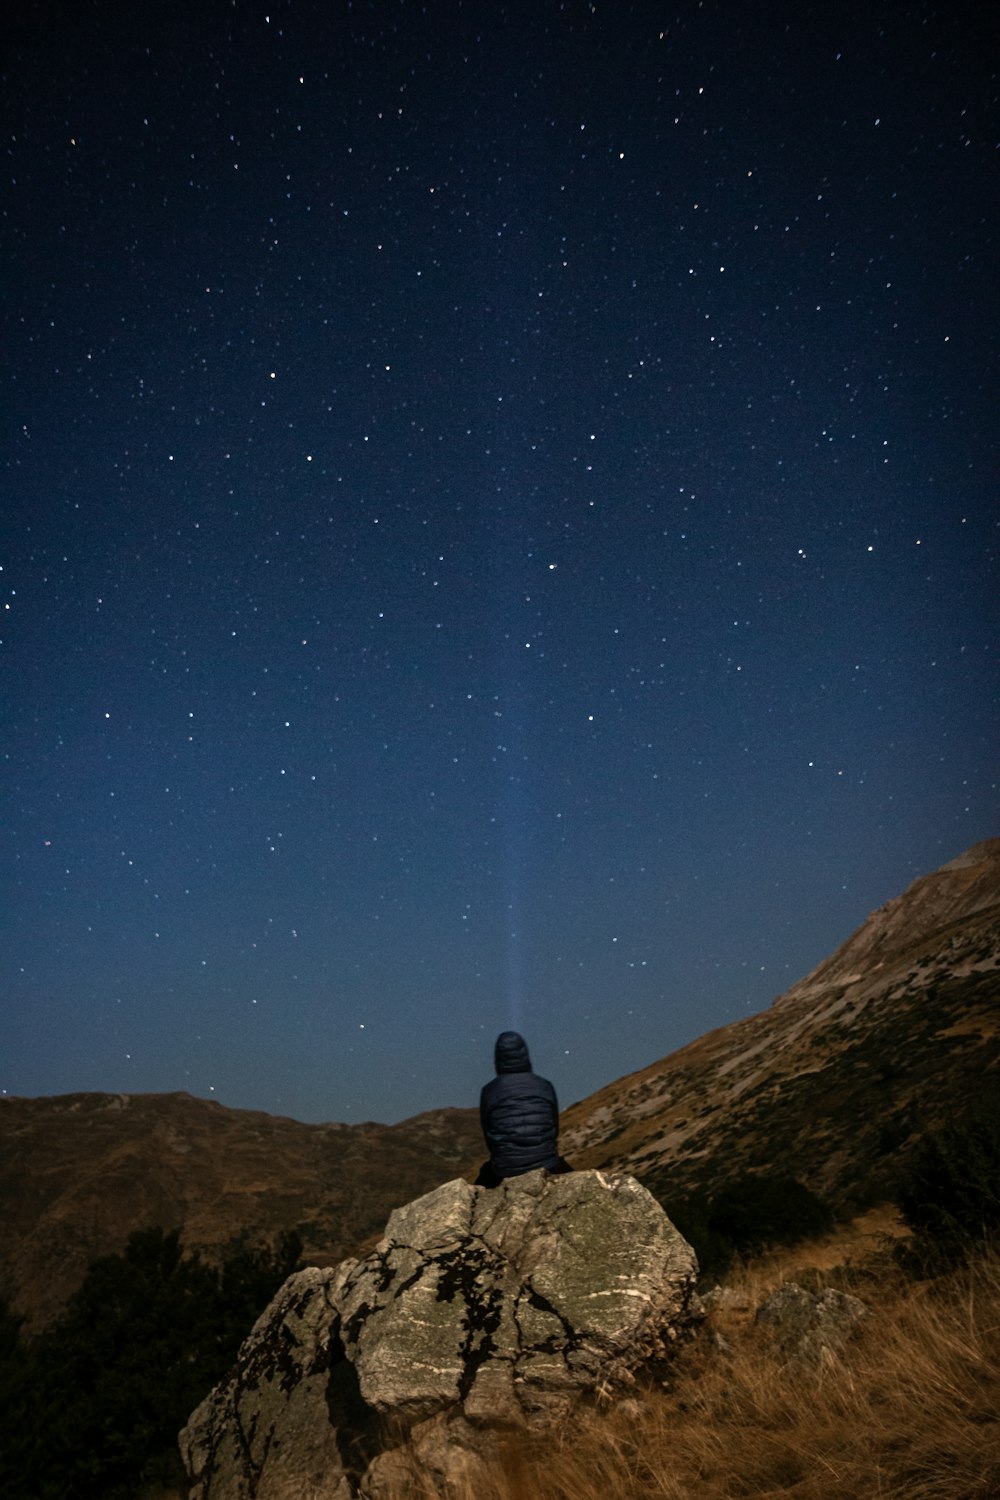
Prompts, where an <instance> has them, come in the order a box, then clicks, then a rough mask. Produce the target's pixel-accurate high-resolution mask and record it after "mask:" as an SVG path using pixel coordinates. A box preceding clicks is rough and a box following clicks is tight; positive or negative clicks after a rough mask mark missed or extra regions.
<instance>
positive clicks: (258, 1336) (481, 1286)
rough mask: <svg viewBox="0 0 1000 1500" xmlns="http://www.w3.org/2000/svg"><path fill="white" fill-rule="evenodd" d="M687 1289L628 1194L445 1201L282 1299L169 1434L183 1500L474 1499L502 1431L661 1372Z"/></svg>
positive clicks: (676, 1260) (504, 1191) (397, 1218)
mask: <svg viewBox="0 0 1000 1500" xmlns="http://www.w3.org/2000/svg"><path fill="white" fill-rule="evenodd" d="M696 1274H697V1265H696V1262H695V1257H694V1252H693V1251H692V1250H691V1248H690V1246H689V1245H688V1244H687V1242H686V1241H685V1240H683V1239H682V1238H681V1236H680V1235H679V1234H678V1233H677V1231H676V1230H675V1229H674V1227H673V1225H672V1224H671V1223H670V1221H669V1220H668V1219H667V1217H666V1215H665V1214H664V1213H663V1210H662V1209H661V1208H660V1206H659V1205H658V1204H657V1202H656V1201H655V1199H654V1198H652V1197H651V1195H650V1194H649V1193H648V1192H647V1191H646V1190H645V1189H644V1188H643V1187H641V1186H640V1184H639V1183H637V1182H636V1181H635V1180H634V1179H633V1178H630V1177H626V1176H610V1175H607V1174H604V1173H601V1172H579V1173H572V1174H569V1175H564V1176H555V1177H550V1176H549V1175H548V1174H547V1173H545V1172H533V1173H530V1174H528V1175H527V1176H524V1177H520V1178H514V1179H511V1180H509V1181H508V1182H505V1183H504V1184H503V1185H502V1186H501V1187H500V1188H498V1189H495V1190H488V1189H485V1188H476V1187H471V1186H470V1185H469V1184H468V1183H467V1182H464V1181H462V1180H456V1181H453V1182H449V1183H445V1184H444V1186H442V1187H440V1188H438V1189H436V1190H435V1191H434V1192H431V1193H428V1194H427V1195H426V1196H425V1197H423V1198H420V1199H418V1200H417V1201H416V1202H414V1203H410V1204H408V1205H407V1206H406V1207H405V1208H402V1209H399V1210H397V1211H396V1212H395V1213H393V1214H392V1216H391V1217H390V1219H389V1222H388V1224H387V1226H386V1232H385V1236H384V1238H383V1240H382V1241H381V1242H380V1243H379V1245H378V1246H377V1247H376V1249H375V1250H374V1251H372V1253H371V1254H370V1255H368V1256H366V1257H365V1258H364V1259H361V1260H348V1261H345V1262H343V1263H342V1264H341V1265H340V1266H338V1267H336V1268H334V1269H330V1270H319V1269H316V1268H311V1269H309V1270H306V1271H302V1272H299V1273H298V1274H297V1275H296V1276H293V1277H291V1278H290V1280H289V1281H288V1282H287V1283H286V1284H285V1286H284V1287H283V1288H282V1291H281V1292H280V1293H279V1295H278V1297H277V1298H276V1299H275V1301H274V1302H273V1303H272V1304H271V1306H270V1307H269V1308H268V1309H267V1311H266V1312H265V1313H264V1314H263V1316H262V1317H261V1318H260V1319H259V1320H258V1322H257V1323H256V1325H255V1326H254V1328H253V1330H252V1332H251V1334H250V1336H249V1337H248V1339H247V1340H246V1342H245V1343H244V1345H243V1347H242V1349H241V1350H240V1354H239V1358H238V1361H237V1364H236V1366H235V1368H234V1370H233V1371H232V1372H231V1374H230V1376H229V1378H228V1379H227V1381H225V1382H224V1383H223V1384H222V1385H220V1386H218V1387H217V1388H216V1390H214V1391H213V1392H212V1393H211V1395H210V1396H209V1397H208V1398H207V1400H206V1401H205V1402H203V1403H202V1405H201V1406H200V1407H199V1408H198V1410H197V1411H196V1412H195V1413H194V1415H193V1416H192V1418H191V1421H190V1422H189V1424H188V1426H187V1427H186V1428H185V1430H184V1432H183V1433H182V1434H181V1438H180V1442H181V1451H182V1454H183V1456H184V1461H185V1465H186V1467H187V1470H188V1475H189V1478H190V1481H191V1488H190V1492H189V1493H190V1500H251V1497H253V1500H293V1497H294V1500H349V1497H354V1496H364V1497H368V1500H380V1497H382V1496H388V1495H389V1494H390V1493H401V1492H405V1491H406V1489H407V1487H410V1488H411V1489H413V1490H416V1488H417V1486H418V1485H419V1484H420V1483H421V1481H424V1480H428V1481H430V1482H431V1483H432V1484H434V1485H436V1486H438V1487H439V1488H440V1487H442V1486H443V1488H444V1490H445V1492H447V1490H448V1488H449V1486H452V1487H455V1486H459V1485H461V1484H472V1485H473V1486H474V1484H475V1476H476V1472H477V1470H478V1468H479V1467H480V1466H481V1465H482V1464H483V1463H485V1462H487V1461H488V1459H489V1456H490V1453H491V1452H493V1451H494V1450H495V1447H496V1444H497V1443H499V1442H502V1441H503V1437H504V1434H505V1433H509V1432H510V1431H511V1430H512V1429H516V1428H518V1427H526V1426H527V1427H532V1428H536V1429H538V1428H544V1427H545V1426H547V1425H548V1424H549V1423H551V1422H553V1421H555V1420H556V1419H557V1418H559V1417H560V1416H562V1415H563V1414H564V1413H565V1412H566V1411H568V1410H569V1409H570V1407H571V1406H573V1405H574V1404H575V1403H577V1402H579V1401H580V1400H581V1399H583V1398H585V1397H587V1396H594V1395H600V1394H602V1393H610V1392H611V1391H613V1390H615V1389H616V1388H620V1387H621V1386H623V1385H627V1384H628V1383H630V1382H631V1381H632V1380H633V1379H634V1378H635V1376H636V1374H637V1373H638V1372H640V1371H642V1370H655V1368H656V1367H657V1366H658V1365H660V1364H661V1363H662V1362H664V1361H665V1360H667V1359H668V1358H669V1356H670V1353H671V1350H672V1348H673V1346H674V1345H675V1343H676V1341H677V1339H678V1338H679V1337H680V1336H682V1335H683V1334H684V1333H685V1332H686V1331H688V1330H689V1329H690V1328H691V1327H692V1326H693V1325H694V1324H695V1323H696V1322H697V1321H698V1319H699V1318H700V1315H701V1309H700V1304H699V1302H698V1299H697V1296H696V1295H695V1291H694V1283H695V1277H696Z"/></svg>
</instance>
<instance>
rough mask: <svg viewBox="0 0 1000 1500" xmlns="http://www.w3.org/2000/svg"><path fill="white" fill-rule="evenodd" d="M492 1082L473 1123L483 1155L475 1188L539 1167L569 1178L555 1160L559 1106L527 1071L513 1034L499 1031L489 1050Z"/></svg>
mask: <svg viewBox="0 0 1000 1500" xmlns="http://www.w3.org/2000/svg"><path fill="white" fill-rule="evenodd" d="M494 1057H495V1060H496V1070H497V1076H496V1077H495V1078H493V1079H491V1080H490V1082H489V1083H488V1084H486V1086H485V1088H484V1089H483V1091H482V1093H481V1094H480V1096H479V1121H480V1124H481V1125H482V1127H483V1135H484V1137H485V1139H486V1145H487V1147H488V1149H489V1153H490V1156H489V1160H488V1161H484V1162H483V1165H482V1166H481V1167H480V1169H479V1176H478V1177H477V1178H476V1186H477V1187H499V1185H500V1183H501V1182H502V1181H503V1179H504V1178H505V1177H520V1176H521V1174H522V1173H524V1172H534V1171H537V1169H538V1168H539V1167H544V1168H545V1169H546V1170H547V1171H549V1172H572V1170H573V1168H572V1167H571V1166H570V1165H569V1162H567V1161H564V1160H563V1158H562V1157H561V1156H560V1155H559V1105H558V1102H557V1101H556V1091H555V1089H554V1088H553V1087H552V1085H551V1083H550V1082H549V1080H548V1079H547V1078H540V1077H539V1076H538V1074H537V1073H533V1072H532V1071H531V1058H530V1057H529V1056H528V1047H527V1043H526V1042H525V1040H524V1037H523V1036H521V1035H520V1034H519V1033H518V1032H516V1031H502V1032H501V1033H500V1035H499V1036H498V1037H497V1040H496V1046H495V1048H494Z"/></svg>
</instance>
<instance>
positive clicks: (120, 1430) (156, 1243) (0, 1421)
mask: <svg viewBox="0 0 1000 1500" xmlns="http://www.w3.org/2000/svg"><path fill="white" fill-rule="evenodd" d="M300 1252H301V1244H300V1242H299V1241H298V1238H297V1237H296V1236H294V1235H292V1236H287V1237H286V1238H285V1239H284V1240H283V1241H282V1244H281V1246H280V1247H279V1249H278V1250H277V1252H275V1253H274V1254H272V1253H270V1252H268V1251H260V1250H246V1251H242V1252H241V1253H240V1254H239V1255H238V1256H236V1257H234V1258H232V1259H230V1260H229V1261H227V1262H226V1264H225V1265H224V1266H223V1267H222V1269H221V1270H217V1269H216V1268H214V1267H210V1266H207V1265H204V1264H203V1263H202V1262H201V1261H200V1259H199V1258H198V1256H197V1255H191V1256H185V1255H184V1254H183V1252H182V1249H181V1244H180V1236H179V1232H178V1231H176V1230H174V1231H171V1232H169V1233H165V1232H164V1231H163V1230H162V1229H158V1228H157V1229H145V1230H140V1231H138V1232H137V1233H135V1234H133V1235H132V1236H131V1238H130V1239H129V1242H128V1246H127V1248H126V1250H125V1252H124V1254H122V1255H111V1256H106V1257H104V1258H103V1259H101V1260H99V1261H95V1263H94V1264H93V1266H91V1268H90V1270H89V1272H88V1273H87V1277H86V1279H85V1281H84V1283H83V1285H82V1286H81V1287H80V1290H79V1291H78V1292H77V1293H76V1295H75V1296H74V1297H73V1298H72V1299H71V1300H70V1302H69V1304H68V1305H67V1307H66V1310H65V1312H64V1313H63V1315H62V1316H61V1317H60V1318H59V1319H58V1321H57V1322H56V1323H55V1324H53V1325H52V1327H50V1328H49V1329H47V1330H46V1331H45V1332H44V1333H42V1334H41V1335H39V1337H38V1338H36V1339H34V1340H33V1341H32V1342H30V1343H28V1344H23V1343H22V1342H21V1341H20V1339H19V1338H18V1337H17V1332H18V1330H17V1328H16V1326H14V1325H13V1324H12V1321H11V1319H10V1318H9V1316H8V1317H7V1318H6V1319H4V1318H2V1317H0V1394H2V1395H5V1396H9V1401H5V1402H4V1403H3V1415H2V1416H0V1455H2V1456H0V1489H2V1492H3V1493H4V1495H8V1496H10V1497H12V1500H20V1497H25V1500H27V1497H29V1496H31V1497H33V1500H34V1497H37V1500H89V1497H94V1500H98V1497H100V1500H115V1497H122V1500H124V1497H129V1500H132V1497H134V1496H135V1495H136V1493H137V1491H138V1490H139V1489H140V1488H141V1486H142V1485H143V1484H148V1483H149V1482H151V1481H154V1480H155V1481H160V1482H174V1481H179V1480H180V1479H181V1475H180V1472H179V1467H180V1461H179V1457H178V1455H177V1449H176V1439H177V1433H178V1431H179V1430H180V1428H181V1427H182V1426H183V1425H184V1423H185V1422H186V1421H187V1418H188V1417H189V1416H190V1414H191V1412H192V1411H193V1410H194V1408H195V1407H196V1406H197V1405H198V1403H199V1402H200V1401H201V1400H202V1399H203V1398H204V1397H205V1396H206V1395H207V1394H208V1392H209V1391H210V1390H211V1388H212V1386H213V1385H215V1384H216V1383H217V1382H218V1381H219V1380H220V1379H221V1378H222V1376H223V1375H224V1374H225V1373H226V1371H227V1370H228V1369H229V1367H230V1365H231V1364H232V1362H233V1359H234V1358H235V1355H236V1351H237V1349H238V1347H239V1344H240V1342H241V1341H242V1339H243V1338H244V1337H245V1336H246V1334H247V1333H248V1332H249V1331H250V1328H251V1326H252V1325H253V1323H254V1321H255V1319H256V1318H257V1316H258V1315H259V1314H260V1313H261V1312H262V1311H263V1309H264V1307H266V1306H267V1303H268V1302H269V1301H270V1300H271V1297H272V1296H273V1295H274V1293H275V1292H276V1291H277V1290H278V1288H279V1287H280V1286H281V1284H282V1282H283V1281H284V1280H285V1278H286V1277H287V1276H288V1275H289V1273H290V1272H291V1271H292V1270H293V1269H294V1267H295V1264H296V1263H297V1261H298V1258H299V1254H300Z"/></svg>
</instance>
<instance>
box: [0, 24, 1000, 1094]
mask: <svg viewBox="0 0 1000 1500" xmlns="http://www.w3.org/2000/svg"><path fill="white" fill-rule="evenodd" d="M989 9H990V8H989V7H988V6H986V5H985V4H983V5H976V4H967V3H963V0H959V3H957V4H956V3H949V4H947V5H945V4H943V3H938V4H934V3H913V0H892V3H886V0H865V3H861V0H845V3H843V4H838V5H834V6H831V5H818V4H813V3H810V0H797V3H795V4H791V3H788V4H781V3H769V0H762V3H761V4H760V5H755V6H748V5H747V4H746V3H745V0H702V3H686V0H685V3H680V0H675V3H671V4H649V3H635V4H632V3H628V0H615V3H612V0H600V3H596V4H585V3H579V0H566V3H552V0H531V3H522V0H510V3H507V0H497V3H485V0H476V3H472V0H426V3H422V4H421V3H415V0H354V3H346V0H325V3H322V4H320V3H315V0H301V3H298V0H276V3H273V4H272V3H270V0H226V3H223V0H199V3H198V4H190V3H187V0H179V3H171V4H166V3H161V0H151V3H150V4H149V5H141V6H136V5H129V6H124V5H118V4H115V3H100V4H97V3H93V0H91V3H83V4H73V5H68V4H66V5H60V4H53V3H40V4H35V5H31V6H27V7H21V8H20V12H21V14H20V15H19V17H18V18H15V20H13V21H11V20H8V21H6V22H5V23H4V26H5V34H4V46H3V59H4V61H3V64H2V66H3V70H4V75H5V76H4V93H5V100H6V105H5V108H6V123H5V126H4V132H3V141H4V146H3V150H4V157H5V169H6V170H5V174H4V187H3V193H2V199H0V207H2V220H0V230H2V245H3V312H4V330H5V332H4V355H3V360H2V362H0V380H2V384H3V402H2V409H3V453H2V496H0V523H2V555H0V562H2V573H0V589H2V596H0V597H2V648H0V666H2V694H3V699H2V721H0V732H2V743H0V753H2V759H0V770H2V789H0V794H2V805H3V808H4V813H3V818H2V821H0V832H2V842H0V857H2V889H0V1091H2V1092H6V1093H8V1094H12V1095H13V1094H17V1095H44V1094H57V1093H66V1092H75V1091H79V1090H91V1089H96V1090H114V1091H118V1090H120V1091H127V1092H145V1091H169V1090H176V1089H185V1090H187V1091H189V1092H191V1093H193V1094H196V1095H200V1096H205V1097H212V1098H216V1099H218V1100H220V1101H221V1102H222V1103H224V1104H227V1105H230V1106H234V1107H246V1108H255V1109H263V1110H266V1111H268V1112H271V1113H276V1114H286V1115H292V1116H294V1117H296V1118H298V1119H302V1120H307V1121H319V1120H344V1121H349V1122H359V1121H363V1120H366V1119H377V1120H384V1121H395V1120H399V1119H402V1118H404V1117H407V1116H409V1115H412V1114H414V1113H416V1112H418V1111H420V1110H423V1109H429V1108H435V1107H438V1106H443V1105H470V1104H474V1103H475V1102H476V1100H477V1099H478V1091H479V1087H480V1085H481V1084H482V1083H483V1082H484V1081H485V1079H486V1078H487V1077H488V1076H490V1075H491V1073H492V1043H493V1039H494V1037H495V1035H496V1033H497V1032H498V1031H499V1030H502V1029H504V1028H506V1027H507V1026H515V1027H517V1028H519V1029H523V1030H524V1032H525V1034H526V1036H527V1038H528V1041H529V1044H530V1045H531V1048H532V1054H533V1057H534V1061H535V1065H536V1067H537V1069H538V1071H540V1072H542V1073H544V1074H546V1075H547V1076H549V1077H550V1078H552V1080H553V1081H554V1083H555V1085H556V1088H557V1091H558V1094H559V1097H560V1101H561V1102H562V1103H563V1104H568V1103H570V1102H572V1101H573V1100H574V1099H578V1098H582V1097H584V1096H585V1095H586V1094H588V1093H590V1092H591V1091H593V1090H594V1089H597V1088H599V1087H601V1086H602V1085H603V1084H605V1083H607V1082H610V1081H611V1080H613V1079H615V1078H617V1077H620V1076H622V1075H623V1074H624V1073H626V1072H628V1071H631V1070H632V1069H635V1068H638V1067H642V1066H644V1065H646V1064H647V1063H650V1062H652V1061H654V1060H655V1059H657V1058H659V1057H662V1056H664V1055H665V1054H667V1053H669V1052H671V1051H673V1050H675V1049H677V1048H678V1047H680V1046H682V1045H684V1044H685V1043H686V1042H688V1041H691V1040H692V1039H694V1038H695V1037H697V1036H700V1035H702V1034H704V1033H705V1032H706V1031H708V1030H710V1029H712V1028H713V1027H716V1026H720V1025H724V1024H727V1023H729V1022H731V1021H733V1020H736V1019H738V1018H740V1017H743V1016H745V1015H747V1014H749V1013H752V1012H755V1011H758V1010H761V1009H763V1008H764V1007H765V1006H767V1005H768V1004H769V1003H770V1001H771V1000H772V999H773V998H774V996H775V995H777V994H778V993H780V992H781V991H782V990H784V989H785V988H787V987H788V985H789V984H791V983H792V982H794V981H795V980H796V979H798V978H800V977H802V975H803V974H805V973H806V972H807V971H808V970H809V969H810V968H812V967H813V966H814V965H815V964H816V963H818V962H819V961H820V960H821V959H823V958H824V957H825V956H826V955H827V954H828V953H830V952H831V951H832V950H833V949H834V948H835V947H836V946H837V945H838V944H839V943H840V942H842V941H843V940H844V939H845V938H846V937H847V936H848V935H849V934H850V933H851V932H852V931H853V930H854V929H855V928H856V927H857V926H858V925H859V924H860V923H861V922H862V921H863V920H864V918H865V916H866V915H867V914H868V912H869V911H870V910H872V909H873V908H874V907H876V906H878V905H880V904H881V903H882V902H883V901H885V900H887V899H888V898H890V897H892V896H894V895H897V894H898V893H899V892H900V891H902V890H903V889H904V887H905V886H906V885H908V884H909V883H910V881H912V880H913V879H915V878H916V877H917V876H918V875H921V874H924V873H926V872H928V871H929V870H931V869H934V868H936V867H937V866H938V865H940V864H942V863H943V862H944V861H946V860H947V859H950V858H952V857H953V856H954V855H956V854H958V853H959V852H961V851H962V850H963V849H965V848H966V847H968V846H969V845H970V844H972V843H974V842H975V841H976V840H978V839H981V838H984V837H987V836H990V835H993V834H996V833H997V832H998V822H997V783H996V754H995V752H996V746H997V743H998V742H1000V736H998V728H1000V725H998V714H997V706H996V705H997V693H996V686H997V683H996V676H995V666H994V659H993V657H992V655H991V648H992V645H993V641H994V638H995V629H996V624H997V611H996V602H995V601H996V597H997V595H996V584H997V540H998V538H997V509H996V506H995V503H994V497H995V490H996V473H997V466H996V442H995V436H996V420H995V409H996V408H995V398H996V363H995V342H994V339H995V329H996V326H997V311H998V309H997V297H996V264H997V257H996V226H997V218H996V165H995V164H996V161H997V152H996V144H997V124H998V111H997V96H998V85H997V79H996V75H995V72H993V71H992V69H991V63H990V57H991V42H990V34H989V30H988V13H989ZM994 55H995V54H994Z"/></svg>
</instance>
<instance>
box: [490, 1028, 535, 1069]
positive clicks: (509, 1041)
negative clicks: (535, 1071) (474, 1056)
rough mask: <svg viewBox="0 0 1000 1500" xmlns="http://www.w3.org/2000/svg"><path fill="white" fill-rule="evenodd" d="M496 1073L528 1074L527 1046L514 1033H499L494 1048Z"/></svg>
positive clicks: (518, 1035) (520, 1037) (529, 1063)
mask: <svg viewBox="0 0 1000 1500" xmlns="http://www.w3.org/2000/svg"><path fill="white" fill-rule="evenodd" d="M494 1058H495V1060H496V1068H497V1072H498V1073H530V1072H531V1058H530V1057H529V1056H528V1044H527V1042H526V1041H525V1040H524V1037H523V1036H521V1035H520V1034H519V1033H518V1032H516V1031H501V1033H500V1035H499V1036H498V1037H497V1041H496V1047H495V1048H494Z"/></svg>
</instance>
